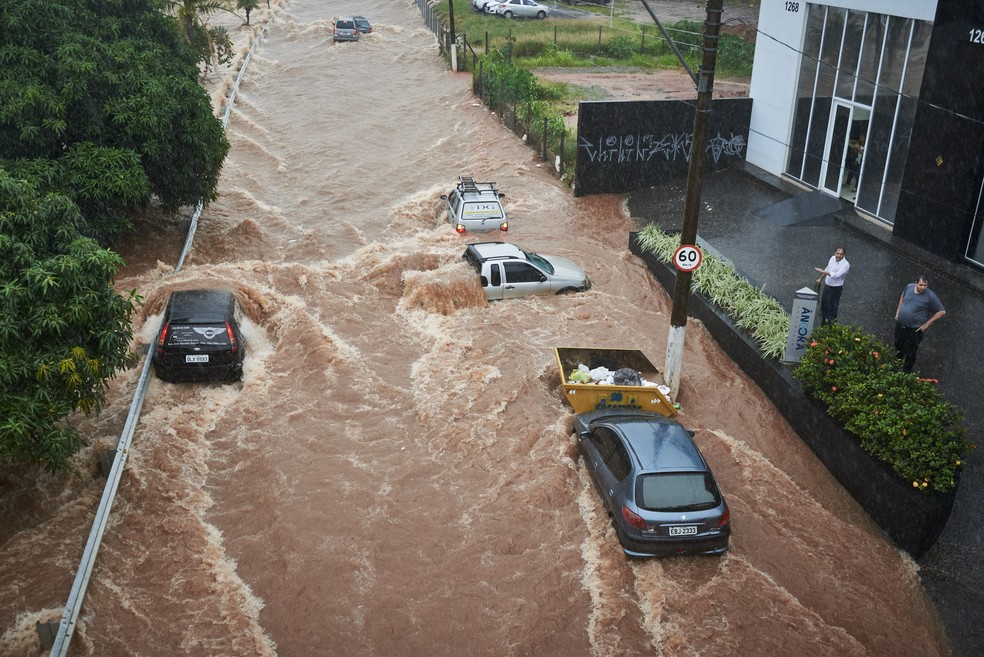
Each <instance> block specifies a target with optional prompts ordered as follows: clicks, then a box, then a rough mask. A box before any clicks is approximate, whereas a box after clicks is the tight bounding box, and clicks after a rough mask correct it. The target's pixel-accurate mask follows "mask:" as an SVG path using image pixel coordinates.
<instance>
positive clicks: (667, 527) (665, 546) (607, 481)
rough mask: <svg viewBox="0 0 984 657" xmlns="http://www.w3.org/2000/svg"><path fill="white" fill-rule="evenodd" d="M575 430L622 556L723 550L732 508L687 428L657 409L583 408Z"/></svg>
mask: <svg viewBox="0 0 984 657" xmlns="http://www.w3.org/2000/svg"><path fill="white" fill-rule="evenodd" d="M575 428H576V429H577V432H578V436H579V447H580V452H581V456H582V457H583V459H584V464H585V467H587V469H588V472H589V473H591V478H592V479H593V480H594V483H595V485H596V486H597V488H598V491H599V492H600V493H601V497H602V499H603V500H604V503H605V506H606V507H607V509H608V513H609V515H610V516H611V517H612V522H613V524H614V525H615V533H616V534H617V535H618V540H619V542H620V543H621V544H622V549H623V550H624V551H625V553H626V554H628V555H630V556H667V555H673V554H720V553H723V552H725V551H726V550H727V549H728V541H729V537H730V536H731V511H730V510H729V509H728V505H727V503H726V502H725V501H724V497H723V496H722V495H721V492H720V490H718V486H717V483H716V482H715V481H714V476H713V475H712V474H711V469H710V467H709V466H708V465H707V462H706V461H704V457H703V456H702V455H701V453H700V450H699V449H698V448H697V445H696V444H695V443H694V441H693V438H692V432H690V431H688V430H687V429H685V428H684V427H683V426H682V425H681V424H680V423H679V422H676V421H674V420H670V419H668V418H666V417H663V416H661V415H655V414H650V413H640V412H637V411H621V412H618V411H615V412H613V411H612V410H598V411H591V412H589V413H581V414H579V415H577V416H576V418H575Z"/></svg>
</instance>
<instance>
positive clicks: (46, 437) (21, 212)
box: [0, 169, 139, 470]
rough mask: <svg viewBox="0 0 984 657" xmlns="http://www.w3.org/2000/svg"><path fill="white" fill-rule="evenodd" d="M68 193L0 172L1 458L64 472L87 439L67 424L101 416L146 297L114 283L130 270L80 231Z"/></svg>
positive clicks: (121, 366)
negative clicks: (76, 414) (75, 416)
mask: <svg viewBox="0 0 984 657" xmlns="http://www.w3.org/2000/svg"><path fill="white" fill-rule="evenodd" d="M82 221H83V219H82V215H81V214H80V212H79V210H78V208H77V207H76V206H75V205H74V204H73V203H72V202H71V200H69V199H68V198H66V197H65V196H62V195H59V194H47V195H43V196H42V195H39V194H38V193H37V192H36V191H35V190H34V189H33V188H32V187H31V186H30V185H29V184H28V183H26V182H24V181H19V180H16V179H14V178H12V177H11V176H10V175H9V174H8V173H7V172H5V171H4V170H3V169H0V459H2V460H4V461H6V462H8V463H11V462H27V463H41V464H44V465H45V466H46V467H47V468H48V469H50V470H56V469H59V468H63V467H65V466H66V465H67V463H68V460H69V458H70V457H71V456H72V454H74V453H75V452H76V451H78V449H79V447H80V445H81V438H80V436H79V435H78V432H77V431H75V429H73V428H72V427H69V426H68V425H66V424H65V421H64V420H65V418H66V417H67V416H68V415H69V414H70V413H72V412H73V411H76V410H81V411H83V412H84V413H89V412H91V411H98V410H99V407H100V405H101V404H102V402H103V401H104V399H105V393H106V387H107V383H106V381H107V380H108V379H109V378H111V377H112V376H113V375H114V374H115V373H116V372H117V371H118V370H119V369H121V368H123V367H124V366H125V365H126V363H127V359H128V355H129V343H130V338H131V337H132V331H131V327H130V318H131V315H132V313H133V311H134V308H135V304H137V303H139V297H137V296H136V294H135V292H130V295H129V297H128V298H123V297H121V296H120V295H118V294H117V293H116V292H115V291H114V290H113V287H112V285H111V282H112V280H113V277H114V275H115V274H116V271H117V269H118V268H119V266H120V265H121V264H122V260H121V259H120V257H119V256H118V255H117V254H115V253H113V252H112V251H109V250H106V249H103V248H100V247H99V245H98V244H97V243H96V242H95V240H93V239H91V238H87V237H81V236H80V235H79V232H78V231H79V227H80V226H81V224H82Z"/></svg>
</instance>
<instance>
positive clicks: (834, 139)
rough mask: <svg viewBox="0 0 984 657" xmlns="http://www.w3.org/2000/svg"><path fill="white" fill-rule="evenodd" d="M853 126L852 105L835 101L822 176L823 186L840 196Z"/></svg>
mask: <svg viewBox="0 0 984 657" xmlns="http://www.w3.org/2000/svg"><path fill="white" fill-rule="evenodd" d="M850 127H851V106H850V105H847V104H845V103H842V102H840V101H834V111H833V112H831V114H830V126H829V129H828V130H827V146H826V149H825V152H824V155H823V173H822V174H821V176H820V185H821V188H822V189H823V190H824V191H826V192H829V193H830V194H833V195H834V196H840V191H841V183H842V182H843V181H844V159H845V156H846V155H847V139H848V136H849V135H848V132H849V130H850Z"/></svg>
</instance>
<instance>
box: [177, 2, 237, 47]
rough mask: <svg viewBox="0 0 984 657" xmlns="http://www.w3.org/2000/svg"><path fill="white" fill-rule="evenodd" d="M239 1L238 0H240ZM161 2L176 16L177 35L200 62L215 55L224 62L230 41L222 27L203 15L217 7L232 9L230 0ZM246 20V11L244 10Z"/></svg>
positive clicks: (215, 9) (211, 12)
mask: <svg viewBox="0 0 984 657" xmlns="http://www.w3.org/2000/svg"><path fill="white" fill-rule="evenodd" d="M240 1H241V0H240ZM164 3H165V4H166V5H167V6H168V7H169V8H170V10H171V11H172V12H173V13H174V15H175V16H177V19H178V24H179V25H180V27H181V36H182V37H184V40H185V43H187V44H188V45H190V46H192V47H193V48H194V49H195V50H196V51H197V52H198V54H199V58H200V60H201V61H203V62H206V63H208V62H210V61H211V59H212V57H213V56H215V57H216V58H217V59H218V61H220V62H225V61H228V60H229V59H230V58H231V57H232V50H231V47H230V46H231V42H230V40H229V36H228V34H226V31H225V29H224V28H221V27H209V25H208V23H206V17H207V16H208V15H209V14H213V13H215V12H217V11H230V12H231V11H232V9H231V7H232V0H164ZM246 23H247V24H249V11H247V12H246Z"/></svg>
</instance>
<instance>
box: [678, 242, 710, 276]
mask: <svg viewBox="0 0 984 657" xmlns="http://www.w3.org/2000/svg"><path fill="white" fill-rule="evenodd" d="M703 258H704V256H703V254H702V253H701V252H700V249H698V248H697V247H696V246H694V245H693V244H684V245H682V246H681V247H680V248H678V249H677V250H676V252H675V253H674V254H673V264H674V265H676V268H677V269H679V270H680V271H693V270H695V269H697V268H698V267H700V263H701V260H703Z"/></svg>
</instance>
